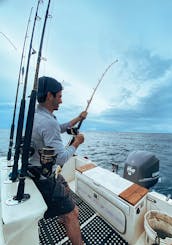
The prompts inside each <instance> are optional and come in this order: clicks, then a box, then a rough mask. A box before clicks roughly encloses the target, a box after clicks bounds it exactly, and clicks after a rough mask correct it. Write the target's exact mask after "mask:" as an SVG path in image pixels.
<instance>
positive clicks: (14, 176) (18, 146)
mask: <svg viewBox="0 0 172 245" xmlns="http://www.w3.org/2000/svg"><path fill="white" fill-rule="evenodd" d="M40 3H41V0H38V4H37V8H36V12H35V18H34V23H33V28H32V34H31V40H30V45H29V52H28V59H27V66H26V73H25V80H24V87H23V96H22V99H21V103H20V111H19V117H18V124H17V133H16V142H15V154H14V164H13V169H12V174H11V178H10V179H11V180H12V181H15V180H16V179H17V177H18V161H19V156H20V151H21V143H22V133H23V124H24V113H25V104H26V99H25V98H26V88H27V81H28V73H29V65H30V58H31V55H32V43H33V37H34V32H35V26H36V21H37V18H38V9H39V5H40Z"/></svg>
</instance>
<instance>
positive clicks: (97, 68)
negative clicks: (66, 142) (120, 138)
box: [0, 0, 172, 133]
mask: <svg viewBox="0 0 172 245" xmlns="http://www.w3.org/2000/svg"><path fill="white" fill-rule="evenodd" d="M47 2H48V1H47V0H44V1H43V3H42V4H41V6H40V8H39V17H40V20H38V21H37V24H36V31H35V36H34V41H33V48H34V49H35V50H37V51H38V49H39V42H40V36H41V32H42V26H43V21H44V16H45V11H46V5H47ZM36 5H37V1H36V0H29V1H23V0H15V1H14V0H0V57H1V59H0V80H1V81H0V84H1V96H0V128H10V125H11V122H12V116H13V109H14V101H15V96H16V88H17V82H18V74H19V66H20V61H21V53H22V48H23V42H24V36H25V32H26V26H27V23H28V18H29V14H30V11H31V8H32V7H33V10H32V16H31V21H30V25H29V33H28V38H27V42H26V44H27V45H26V49H25V59H24V67H25V68H26V63H27V54H28V48H29V42H30V36H31V31H32V25H33V20H34V15H35V10H36ZM171 9H172V1H171V0H70V1H69V0H58V1H57V0H51V5H50V11H49V13H50V16H49V18H48V21H47V26H46V32H45V38H44V44H43V50H42V56H43V59H42V61H41V65H40V71H39V76H42V75H45V76H51V77H54V78H56V79H57V80H58V81H59V82H61V83H62V84H63V87H64V90H63V104H62V105H61V106H60V108H59V110H58V111H57V112H55V114H56V115H57V118H58V120H59V121H60V122H65V121H68V120H70V119H71V118H73V117H75V116H77V115H78V114H79V113H80V112H81V111H83V110H85V108H86V106H87V103H88V100H89V99H90V97H91V95H92V93H93V91H94V88H95V87H96V85H97V83H98V81H99V79H100V78H101V76H102V74H103V72H104V71H105V69H106V68H107V67H108V66H109V65H110V64H111V63H112V62H113V61H114V60H116V59H118V62H117V63H115V64H114V65H113V66H112V67H111V68H110V69H109V70H108V72H107V73H106V74H105V76H104V77H103V79H102V81H101V83H100V85H99V87H98V89H97V91H96V93H95V95H94V97H93V100H92V102H91V104H90V107H89V109H88V116H87V119H86V120H85V121H84V123H83V124H82V128H81V130H82V129H83V130H98V131H99V130H101V131H115V132H148V133H150V132H151V133H172V113H171V108H172V46H171V43H172V31H171V26H172V14H171ZM36 61H37V54H35V55H32V57H31V60H30V64H31V65H30V69H29V79H28V83H27V93H26V95H27V96H26V101H27V104H28V103H29V97H28V96H29V95H30V91H31V90H32V87H33V81H34V75H35V67H36ZM23 80H24V78H21V82H20V87H19V97H18V106H17V109H18V108H19V105H20V101H21V96H22V93H23ZM17 113H18V110H17ZM26 114H27V110H26ZM16 124H17V119H16Z"/></svg>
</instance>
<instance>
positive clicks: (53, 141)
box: [40, 119, 76, 166]
mask: <svg viewBox="0 0 172 245" xmlns="http://www.w3.org/2000/svg"><path fill="white" fill-rule="evenodd" d="M48 121H49V122H48ZM48 121H47V122H46V123H44V127H40V130H41V134H42V137H43V141H44V144H45V146H51V147H54V148H55V153H56V154H57V158H56V164H57V165H60V166H63V165H64V163H65V162H67V161H68V160H69V158H70V157H72V156H73V154H74V153H75V151H76V148H75V147H74V146H72V145H71V146H67V147H65V146H64V145H63V141H62V138H61V135H60V134H61V132H62V129H64V128H65V127H66V125H68V124H63V125H65V126H63V127H62V128H61V125H59V124H58V122H57V121H56V120H55V119H54V120H48Z"/></svg>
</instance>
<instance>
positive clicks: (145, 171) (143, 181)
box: [123, 151, 159, 188]
mask: <svg viewBox="0 0 172 245" xmlns="http://www.w3.org/2000/svg"><path fill="white" fill-rule="evenodd" d="M123 177H124V178H125V179H128V180H130V181H132V182H134V183H136V184H139V185H141V186H143V187H146V188H150V187H152V186H153V185H155V184H156V183H157V181H158V178H159V160H158V159H157V158H156V157H155V155H154V154H153V153H151V152H148V151H133V152H131V153H130V154H129V155H128V157H127V160H126V162H125V166H124V176H123Z"/></svg>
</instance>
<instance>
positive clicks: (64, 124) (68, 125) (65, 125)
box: [59, 122, 70, 133]
mask: <svg viewBox="0 0 172 245" xmlns="http://www.w3.org/2000/svg"><path fill="white" fill-rule="evenodd" d="M59 126H60V132H61V133H64V132H66V129H67V128H69V127H70V122H68V123H63V124H60V125H59Z"/></svg>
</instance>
